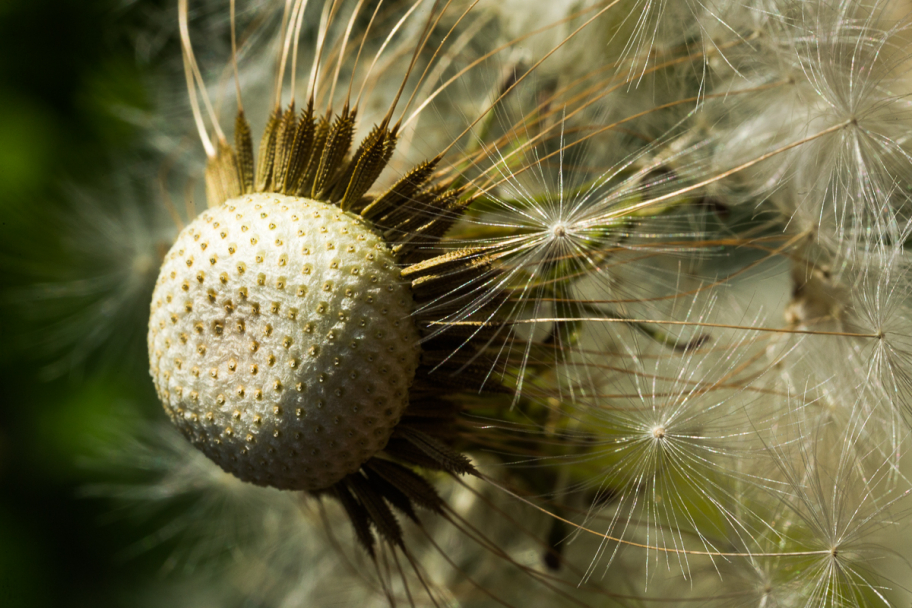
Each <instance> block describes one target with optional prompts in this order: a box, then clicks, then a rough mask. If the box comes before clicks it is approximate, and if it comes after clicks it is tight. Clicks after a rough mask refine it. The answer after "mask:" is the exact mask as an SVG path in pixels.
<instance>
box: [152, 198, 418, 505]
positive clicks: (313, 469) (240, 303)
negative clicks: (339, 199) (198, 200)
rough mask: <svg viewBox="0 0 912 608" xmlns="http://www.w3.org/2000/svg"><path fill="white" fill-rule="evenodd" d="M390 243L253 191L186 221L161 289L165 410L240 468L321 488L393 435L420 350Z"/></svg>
mask: <svg viewBox="0 0 912 608" xmlns="http://www.w3.org/2000/svg"><path fill="white" fill-rule="evenodd" d="M412 307H413V302H412V297H411V293H410V290H409V288H408V286H407V284H405V283H404V282H403V281H402V279H401V276H400V271H399V269H398V267H397V266H396V263H395V259H394V258H393V256H392V254H391V253H390V251H389V249H388V248H387V246H386V245H385V243H384V242H383V241H382V240H381V239H380V237H378V236H377V235H376V234H375V233H374V232H372V230H371V229H370V228H369V227H368V226H366V225H365V224H364V223H363V222H362V221H361V220H360V219H358V218H356V217H355V216H352V215H349V214H347V213H344V212H342V211H340V210H339V209H338V208H337V207H335V206H332V205H328V204H325V203H321V202H317V201H314V200H309V199H303V198H296V197H289V196H281V195H275V194H253V195H248V196H244V197H242V198H238V199H233V200H229V201H227V202H226V203H225V204H224V205H223V206H221V207H219V208H217V209H211V210H209V211H207V212H205V213H203V214H202V215H201V216H200V217H199V218H197V219H196V220H195V221H193V222H192V223H191V224H190V225H189V226H187V228H186V229H185V230H184V231H183V232H181V234H180V236H178V238H177V242H176V243H175V244H174V246H173V247H172V249H171V251H170V252H169V253H168V254H167V255H166V256H165V262H164V264H163V266H162V269H161V273H160V275H159V278H158V282H157V283H156V287H155V291H154V293H153V296H152V313H151V317H150V320H149V338H148V343H149V360H150V366H151V374H152V378H153V380H154V382H155V387H156V390H157V391H158V394H159V398H160V399H161V401H162V404H163V405H164V408H165V411H166V412H167V413H168V415H169V416H170V417H171V420H172V421H173V422H174V424H175V425H177V427H178V428H179V429H180V430H181V431H182V432H183V433H184V435H185V436H186V437H187V438H188V439H189V440H190V441H191V442H192V443H193V444H194V445H196V446H197V447H198V448H199V449H201V450H202V451H203V452H204V453H205V454H206V455H207V456H208V457H209V458H211V459H212V460H214V461H215V462H216V463H217V464H218V465H219V466H221V467H222V468H223V469H225V470H226V471H228V472H230V473H233V474H234V475H236V476H237V477H239V478H240V479H242V480H244V481H249V482H251V483H255V484H258V485H268V486H274V487H277V488H282V489H291V490H317V489H322V488H326V487H328V486H330V485H332V484H333V483H335V482H337V481H339V480H340V479H342V478H343V477H345V476H346V475H349V474H351V473H354V472H355V471H357V470H358V469H359V467H360V466H361V465H362V464H363V463H364V462H365V461H367V460H368V459H369V458H371V457H372V456H373V455H374V454H376V453H377V452H378V451H379V450H381V449H383V448H384V447H385V446H386V443H387V441H388V440H389V437H390V435H391V434H392V432H393V428H394V427H395V426H396V424H397V423H398V422H399V419H400V417H401V416H402V413H403V411H404V410H405V408H406V406H407V405H408V392H409V386H410V384H411V382H412V380H413V378H414V375H415V369H416V368H417V366H418V359H419V347H418V346H417V345H418V340H419V336H418V332H417V329H416V328H415V324H414V323H413V321H412V320H411V318H410V313H411V311H412Z"/></svg>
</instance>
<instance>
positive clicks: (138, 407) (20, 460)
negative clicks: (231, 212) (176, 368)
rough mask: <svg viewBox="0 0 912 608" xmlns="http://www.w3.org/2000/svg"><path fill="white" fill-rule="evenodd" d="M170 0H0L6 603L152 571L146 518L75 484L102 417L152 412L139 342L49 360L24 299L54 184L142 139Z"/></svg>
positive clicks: (154, 556) (45, 258)
mask: <svg viewBox="0 0 912 608" xmlns="http://www.w3.org/2000/svg"><path fill="white" fill-rule="evenodd" d="M172 4H176V3H172V2H170V1H167V2H166V1H165V0H132V1H131V0H89V1H87V0H2V1H0V211H2V213H0V272H2V277H3V280H2V287H0V289H2V293H0V307H2V308H0V336H2V338H0V344H2V348H0V351H2V354H0V374H2V376H0V379H2V384H0V386H2V397H0V487H2V492H0V606H3V607H4V608H18V607H20V606H30V607H31V606H121V605H136V604H135V603H134V602H133V600H131V599H130V597H131V596H135V594H136V592H137V591H138V589H140V588H142V587H145V585H146V584H147V583H148V582H149V581H154V580H155V579H156V577H157V576H158V572H159V568H160V564H161V563H162V554H161V551H162V550H166V548H159V549H158V550H152V551H145V552H143V551H140V552H138V555H137V552H136V551H134V550H133V548H134V547H135V546H136V543H137V541H139V540H140V539H142V538H143V537H144V535H146V534H148V533H149V531H151V530H154V529H155V527H156V525H157V522H155V521H148V522H145V523H137V522H135V521H132V520H130V519H129V518H125V517H121V516H119V515H118V513H117V511H116V509H115V507H114V505H113V504H112V503H110V501H106V500H102V499H97V498H91V497H86V496H85V488H86V487H89V486H90V485H91V484H93V483H96V482H98V481H99V479H100V477H101V474H100V473H99V472H98V469H97V467H93V466H92V465H91V460H92V457H93V455H95V454H97V451H98V449H99V447H100V446H103V445H110V443H111V442H112V441H114V442H116V441H117V433H116V432H112V428H115V427H112V423H111V421H112V420H118V419H122V420H126V421H129V420H137V419H140V420H141V419H143V417H145V416H150V415H153V414H152V407H153V405H154V400H153V399H150V394H151V387H150V386H149V385H150V382H149V381H148V373H147V372H145V371H144V370H142V369H141V366H139V365H137V364H136V363H135V361H136V360H140V359H142V358H143V357H144V354H143V352H142V350H143V348H142V345H141V344H136V343H133V344H131V345H130V346H129V349H130V352H127V353H121V356H120V358H119V360H120V361H123V362H126V363H125V364H119V363H112V362H111V361H110V360H108V361H104V360H103V357H102V356H100V355H99V356H93V357H90V358H89V359H88V360H86V361H85V362H82V363H80V364H79V365H76V366H72V365H64V366H57V367H53V364H54V363H55V361H58V360H59V359H58V358H59V357H60V356H61V355H62V354H63V353H62V352H61V351H60V350H59V349H58V350H55V349H53V348H48V347H47V345H46V344H44V342H45V338H46V337H47V334H48V332H49V331H50V328H51V327H52V326H53V324H54V323H56V322H57V320H56V319H55V318H54V316H53V315H50V316H49V315H46V314H30V312H33V311H38V310H40V311H44V310H45V308H43V306H44V304H46V303H42V302H39V301H37V300H41V299H42V298H41V290H40V289H38V290H36V288H35V285H36V282H37V283H38V284H39V286H40V285H41V284H45V283H44V282H47V283H46V284H47V285H53V284H54V281H55V280H56V279H57V278H58V275H59V277H63V278H65V277H66V276H67V275H66V272H67V271H68V270H69V269H70V268H69V267H68V266H67V264H68V263H69V262H70V260H68V259H66V256H67V253H66V250H65V248H64V246H63V245H62V240H63V237H65V235H64V234H61V230H63V228H62V226H63V225H64V224H62V223H61V222H60V221H59V218H60V217H61V215H63V214H65V213H67V212H68V210H70V208H71V206H72V204H73V203H72V198H71V197H70V196H69V194H68V193H69V192H71V191H72V189H73V187H77V188H88V189H93V188H98V189H101V190H104V189H105V188H107V182H108V181H109V180H110V177H111V174H112V172H113V171H115V168H114V165H113V163H112V159H116V158H124V157H127V158H137V159H140V160H141V159H142V156H143V154H146V155H151V153H148V152H146V153H143V152H142V151H141V150H142V149H143V146H142V145H141V143H142V142H141V140H142V136H141V133H140V131H141V128H140V127H139V126H138V125H139V124H141V120H136V117H142V116H143V115H144V113H148V112H149V111H150V110H151V105H152V104H151V94H150V92H151V91H152V87H153V86H154V85H153V83H154V82H155V79H156V78H157V77H160V76H162V75H163V74H165V73H167V71H168V70H171V69H172V67H171V66H170V65H169V67H165V64H166V58H170V59H171V60H172V63H173V58H174V57H175V56H176V51H177V49H178V47H177V41H176V39H175V32H176V24H170V25H169V23H168V21H169V16H170V15H171V14H172V12H171V11H172V10H173V7H172ZM137 49H141V50H137ZM171 76H172V77H173V74H172V75H171ZM149 199H150V200H153V199H154V197H149ZM100 205H101V208H103V205H104V203H103V202H101V203H100ZM51 296H53V289H48V297H49V298H51ZM30 298H35V299H36V301H35V302H34V304H35V306H34V307H33V306H32V302H30ZM71 304H72V303H71ZM89 304H91V303H89ZM49 310H53V307H50V309H49ZM63 312H66V311H61V314H63ZM140 329H142V327H140ZM134 355H135V357H134ZM124 424H128V422H125V423H124ZM159 523H160V522H159Z"/></svg>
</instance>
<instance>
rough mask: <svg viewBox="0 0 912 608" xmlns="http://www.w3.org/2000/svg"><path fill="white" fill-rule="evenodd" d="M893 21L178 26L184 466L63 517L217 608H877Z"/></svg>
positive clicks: (442, 12)
mask: <svg viewBox="0 0 912 608" xmlns="http://www.w3.org/2000/svg"><path fill="white" fill-rule="evenodd" d="M898 4H899V3H898V2H897V3H893V2H879V1H878V2H871V3H857V2H838V1H837V2H828V1H824V0H820V1H817V0H815V1H813V2H791V1H786V0H782V1H780V0H768V1H763V2H748V3H699V2H686V3H680V5H673V6H672V4H671V3H664V2H658V3H656V2H639V1H637V2H616V1H604V2H583V3H574V4H572V5H565V4H563V3H553V4H540V3H532V4H531V5H530V6H529V7H527V8H524V9H518V8H516V7H512V8H510V9H509V10H507V9H504V7H503V6H494V5H493V3H488V2H484V1H480V2H479V1H474V2H472V1H468V0H466V1H461V0H454V1H452V2H436V3H430V2H422V1H417V2H403V3H383V2H363V1H351V2H348V1H342V0H333V1H327V2H325V3H313V4H311V3H308V2H306V1H305V0H294V1H292V0H289V1H288V2H286V3H284V6H271V5H269V6H264V7H262V8H260V7H257V10H254V9H253V8H251V7H248V6H245V5H243V4H241V5H239V6H235V3H234V2H233V1H232V2H228V3H226V5H225V6H220V7H219V9H218V10H217V11H215V14H216V15H218V17H217V18H212V17H211V16H209V17H207V16H206V14H205V12H203V13H197V10H198V9H199V7H198V6H196V3H191V2H188V0H181V1H180V2H179V4H178V11H177V19H176V24H175V27H176V28H177V29H178V30H179V32H180V41H181V45H180V46H181V58H182V63H183V67H184V71H183V77H184V81H183V83H184V87H185V90H186V99H187V104H188V107H186V108H185V110H186V111H185V112H184V116H185V117H186V116H190V117H192V131H193V132H195V138H196V140H197V141H199V142H200V143H201V146H202V150H203V151H204V152H205V156H206V160H205V166H204V167H203V166H201V165H200V163H199V160H198V159H197V160H195V161H193V160H190V158H191V154H190V153H189V152H187V151H186V150H185V149H184V148H180V149H177V148H178V147H177V146H171V150H170V152H171V153H172V157H171V158H170V159H169V160H168V165H167V166H168V167H169V169H170V170H172V171H173V174H171V175H170V176H167V177H165V179H164V180H163V181H164V183H165V188H164V191H165V192H166V193H168V195H167V196H166V197H164V198H165V200H164V201H163V202H164V203H165V204H164V205H163V206H162V208H163V209H165V210H166V211H167V212H168V213H169V215H171V216H172V217H173V218H174V224H175V226H174V227H175V229H176V232H179V234H177V236H176V237H175V238H172V239H169V240H168V243H167V245H166V246H165V247H164V248H162V253H164V250H167V253H164V255H163V259H162V260H161V268H160V271H159V274H158V279H157V281H155V284H154V285H151V284H150V283H146V282H144V281H142V280H141V278H138V277H139V275H138V273H136V272H132V271H127V275H126V276H128V277H130V278H131V279H133V281H131V282H130V283H129V285H130V287H129V288H127V287H124V288H121V287H114V288H110V289H111V290H112V291H113V292H114V293H116V294H117V296H118V297H117V298H116V302H118V303H119V304H118V305H117V308H118V309H120V310H130V309H131V308H132V307H133V306H135V304H133V300H134V295H135V294H136V293H146V294H148V293H149V292H151V293H152V295H151V302H152V304H151V316H150V319H149V325H148V359H149V365H150V371H151V375H152V380H153V384H154V387H155V390H156V393H157V397H158V400H159V401H160V402H161V404H162V406H163V407H164V410H165V413H166V414H167V416H168V417H169V418H170V420H171V422H172V423H173V425H174V426H175V427H176V428H177V429H179V431H180V433H181V434H182V435H183V438H184V439H185V440H186V441H185V440H184V439H177V438H176V437H175V436H174V435H173V434H171V435H169V434H168V433H167V432H166V431H161V432H160V433H161V434H159V431H156V432H154V433H151V435H147V437H150V436H151V438H147V439H146V440H145V445H146V446H147V447H142V446H143V443H142V442H140V443H137V444H135V445H134V444H128V446H127V448H126V449H125V448H123V447H121V448H120V449H119V450H115V451H113V452H111V453H108V454H107V456H105V458H106V459H107V460H109V461H112V462H119V463H120V465H121V466H122V467H123V468H125V469H140V470H143V469H145V470H146V475H145V477H146V478H145V479H143V480H142V481H141V482H139V483H109V484H107V485H106V486H105V485H104V484H102V485H101V486H98V487H96V488H95V490H100V491H101V493H107V494H108V495H112V494H113V495H114V496H115V497H116V498H118V499H120V500H125V501H127V502H138V503H139V504H140V505H141V507H140V508H141V509H142V508H147V509H151V510H152V511H159V510H160V511H161V512H167V513H172V512H174V510H175V506H174V505H176V504H190V505H191V506H190V507H189V508H186V509H185V510H183V512H182V513H181V514H178V515H174V516H173V517H172V518H171V519H172V521H171V523H170V524H169V525H168V526H166V527H165V528H164V529H163V530H160V531H159V532H157V533H154V534H153V536H152V537H150V539H149V542H150V543H158V542H162V543H166V544H170V543H172V542H175V539H178V538H182V539H183V541H182V543H183V544H182V545H181V546H180V548H179V550H176V551H175V553H174V554H173V557H172V558H171V561H170V562H169V565H171V566H174V567H176V568H177V569H179V570H180V569H183V570H185V571H186V572H188V573H190V576H192V577H197V576H198V573H200V572H208V573H217V572H218V571H219V568H221V569H222V572H223V573H226V574H227V576H225V575H223V576H218V575H217V574H210V576H212V577H213V578H212V579H211V584H212V585H213V586H214V587H215V588H216V589H215V590H214V591H213V595H212V597H214V598H218V599H217V600H215V601H218V602H222V603H231V602H236V601H241V602H243V601H245V600H246V601H249V602H253V603H261V604H268V605H273V604H274V605H298V604H313V603H315V602H316V603H318V604H319V603H325V604H329V603H331V602H333V601H336V602H343V603H347V604H352V603H355V602H358V603H364V604H368V605H436V606H443V605H508V606H512V605H526V604H529V605H547V606H552V605H574V606H588V605H604V604H605V603H607V602H618V603H622V604H629V603H643V604H648V603H651V602H665V603H674V604H678V603H684V602H699V603H704V604H711V605H738V606H748V605H756V606H772V605H783V606H784V605H804V606H829V605H833V606H835V605H839V606H847V605H852V606H855V605H858V606H862V605H877V604H885V605H894V604H900V603H901V602H902V601H904V599H903V598H904V596H903V595H902V594H903V593H905V592H906V590H905V589H904V586H903V584H902V581H903V580H905V579H904V578H903V577H904V576H906V575H907V574H908V573H907V572H906V575H897V574H896V570H892V571H891V570H890V568H892V567H893V566H890V565H889V564H888V562H889V561H890V560H889V559H887V558H888V557H890V556H891V555H892V551H893V549H894V548H895V545H896V543H895V542H893V543H892V545H893V546H890V547H887V546H886V545H890V544H891V539H890V538H883V539H881V538H874V536H873V535H875V534H877V533H881V532H882V531H883V530H887V529H889V530H890V534H892V536H894V539H893V540H894V541H895V539H896V538H901V537H902V534H904V533H907V530H906V531H905V532H895V530H902V529H903V528H902V526H903V525H907V524H908V509H907V506H906V502H907V500H908V492H909V483H908V477H909V475H908V471H907V468H908V464H907V458H906V457H905V452H906V446H907V444H908V440H909V433H908V420H907V417H908V412H909V388H910V386H909V384H910V383H909V378H910V375H909V374H910V369H909V366H910V364H912V362H910V358H909V344H908V342H909V340H908V336H909V327H908V319H909V318H910V317H909V314H910V312H909V307H910V305H912V301H910V299H909V297H908V279H907V278H906V274H907V272H906V270H907V266H908V259H907V258H908V255H907V251H906V242H907V240H908V236H909V226H910V223H909V218H908V204H909V201H908V187H907V183H908V180H909V178H910V167H909V162H908V161H909V156H908V154H909V153H908V149H907V148H908V142H907V137H906V134H905V131H904V130H907V129H908V108H907V105H908V100H907V99H906V97H905V95H906V93H907V91H906V88H905V87H907V86H908V82H909V69H910V65H912V64H910V63H909V61H908V57H907V54H906V52H905V51H904V50H903V43H904V41H905V37H906V34H907V23H906V20H905V19H904V18H903V14H902V10H901V9H897V5H898ZM897 10H898V11H899V14H900V18H899V19H897V17H896V15H897V12H896V11H897ZM517 11H524V16H525V17H526V18H524V19H517V18H516V12H517ZM208 19H214V20H213V21H208ZM213 23H214V24H215V25H212V24H213ZM207 24H209V25H210V26H212V29H211V31H209V32H207V33H205V34H204V33H203V32H204V31H205V30H206V25H207ZM212 32H215V34H213V33H212ZM669 32H672V34H670V35H667V34H669ZM201 36H205V38H202V37H201ZM202 39H205V40H206V41H207V43H208V41H209V40H210V39H211V40H212V44H211V45H210V44H201V43H200V40H202ZM228 116H231V119H228V118H226V117H228ZM251 125H254V126H251ZM261 126H262V128H263V131H262V133H263V134H262V137H260V138H259V143H258V144H255V143H254V142H255V140H256V139H257V138H256V137H255V131H254V129H255V128H257V129H258V128H260V127H261ZM177 160H180V161H181V162H176V161H177ZM184 161H186V162H185V163H184ZM182 164H186V168H185V167H183V166H182ZM197 169H198V171H197ZM185 170H186V173H187V174H189V175H190V176H193V177H195V178H197V179H198V181H197V182H194V181H193V180H192V179H191V178H189V177H188V178H187V181H188V183H189V186H187V188H186V192H187V193H188V195H187V196H186V198H187V199H188V200H189V202H188V205H187V210H186V212H178V211H177V208H178V207H180V205H175V204H174V203H173V202H171V201H172V200H173V199H176V197H175V196H172V195H171V194H170V191H169V187H168V185H169V184H172V183H174V182H176V181H177V180H179V179H180V178H181V177H182V176H181V172H183V171H185ZM194 173H195V176H194ZM197 183H199V184H201V185H203V186H204V187H205V199H206V201H207V209H206V210H204V211H202V213H199V214H197V210H196V208H195V206H194V205H193V204H192V200H191V199H192V198H193V195H194V194H196V195H198V194H199V193H197V192H196V184H197ZM199 189H200V190H202V188H199ZM110 232H111V231H108V233H110ZM129 233H130V234H134V233H136V234H139V233H142V234H144V235H145V237H144V238H145V240H142V241H140V240H136V239H126V240H125V242H127V243H130V244H131V246H135V247H136V248H137V249H142V250H144V251H148V250H151V249H152V248H153V246H152V245H151V244H154V246H155V247H158V245H159V243H160V242H161V241H162V240H163V239H162V237H161V235H160V234H158V233H157V232H154V231H148V230H144V229H143V228H142V227H141V226H139V227H135V226H134V227H133V228H131V229H130V231H129ZM98 246H99V247H101V245H100V244H99V245H98ZM138 256H139V254H137V255H135V256H124V255H122V254H111V255H110V256H108V258H106V259H111V260H113V261H115V262H116V261H117V260H119V259H120V260H121V262H123V266H124V267H126V266H131V264H132V266H135V260H136V259H137V257H138ZM121 258H123V259H121ZM128 260H133V261H132V262H128ZM132 266H131V267H132ZM131 272H132V274H131ZM143 276H145V275H143ZM134 282H135V284H136V285H139V287H135V288H134V287H132V285H134ZM142 286H145V288H147V291H145V292H143V291H142V289H141V287H142ZM101 288H105V286H101ZM77 326H78V324H77V325H70V327H77ZM74 332H75V330H74ZM90 336H91V334H90ZM110 340H111V338H110V337H106V336H104V335H102V336H101V337H93V338H92V339H88V340H85V341H84V342H81V343H80V344H81V346H84V347H86V348H93V347H95V346H96V345H102V344H106V343H108V342H110ZM194 448H196V449H194ZM156 454H159V455H160V456H155V455H156ZM201 454H203V455H205V457H207V458H203V457H201ZM899 550H900V551H901V550H902V549H901V548H899ZM900 561H901V560H900ZM899 568H900V569H901V568H902V566H899ZM200 584H201V585H202V584H203V583H200ZM219 587H222V588H221V589H219ZM225 587H227V588H230V589H232V590H236V592H237V596H236V597H229V598H226V597H225V595H223V593H224V588H225ZM203 595H205V594H203ZM238 597H240V598H244V599H242V600H238V599H237V598H238Z"/></svg>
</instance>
